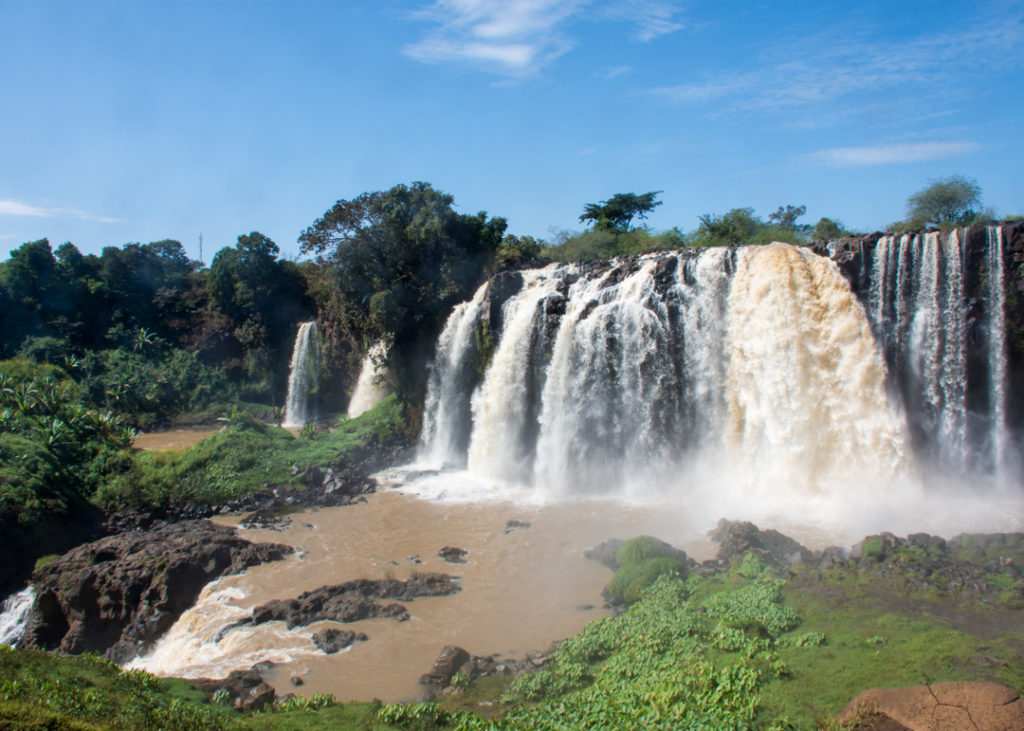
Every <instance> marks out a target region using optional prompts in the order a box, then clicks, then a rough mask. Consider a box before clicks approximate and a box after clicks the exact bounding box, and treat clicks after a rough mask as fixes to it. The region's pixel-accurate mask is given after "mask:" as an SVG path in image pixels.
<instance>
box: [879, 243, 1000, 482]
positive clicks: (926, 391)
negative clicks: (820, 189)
mask: <svg viewBox="0 0 1024 731" xmlns="http://www.w3.org/2000/svg"><path fill="white" fill-rule="evenodd" d="M967 235H968V231H967V230H966V229H953V230H951V231H949V232H941V233H940V232H938V231H931V232H928V233H925V234H914V235H909V234H902V235H898V236H897V235H891V236H884V237H882V238H880V239H879V240H878V242H877V244H876V246H875V248H874V251H873V253H872V254H871V257H872V261H871V263H870V276H869V286H868V296H867V303H868V306H867V312H868V315H869V317H870V318H871V324H872V328H873V330H874V332H875V333H876V335H877V336H878V338H879V340H880V342H881V344H882V348H883V351H884V352H885V355H886V360H887V361H888V363H889V365H890V368H891V372H890V387H891V390H892V391H894V392H896V393H897V394H899V396H900V397H901V398H902V401H903V403H904V405H905V408H906V412H907V419H908V422H909V425H910V427H911V431H912V436H913V440H914V442H915V444H916V446H917V449H918V451H919V452H921V453H922V454H923V455H924V456H926V458H927V461H928V462H929V463H930V464H931V465H932V466H933V467H934V468H936V469H938V470H939V471H941V472H944V473H952V474H955V475H967V474H969V473H972V472H977V471H981V472H986V473H990V474H994V475H997V476H998V475H999V474H1000V472H1001V471H1002V470H1003V469H1004V467H1005V463H1006V459H1007V456H1006V454H1007V450H1008V448H1009V447H1008V440H1009V437H1008V434H1007V430H1006V389H1005V382H1006V348H1005V330H1006V319H1005V313H1004V302H1003V296H1004V295H1003V292H1004V289H1005V286H1006V283H1005V278H1004V273H1003V266H1004V264H1003V244H1002V230H1001V229H1000V228H999V227H996V226H991V227H988V229H987V242H986V245H985V250H984V252H983V256H981V257H979V261H978V264H979V266H980V268H981V272H982V273H983V274H984V275H985V277H986V278H987V281H988V285H987V286H985V287H983V288H982V289H981V290H980V295H981V297H982V299H983V302H982V303H981V308H980V310H979V313H980V314H981V315H983V317H984V319H985V320H986V321H987V322H983V323H982V322H977V321H976V320H977V319H978V318H979V314H974V315H972V313H971V311H970V309H971V308H970V298H969V297H968V295H967V290H966V279H967V276H968V272H967V271H966V270H965V266H966V265H965V262H967V261H968V258H969V257H968V248H967ZM978 243H979V242H977V241H975V247H974V248H975V250H978V248H979V247H978V246H977V244H978ZM972 331H976V332H978V333H979V335H981V337H980V338H979V339H980V340H981V341H982V342H980V343H978V344H979V345H981V346H982V348H981V349H982V350H983V351H987V359H985V360H986V361H987V362H985V363H984V366H983V368H979V365H980V362H981V361H979V365H975V366H974V368H973V371H974V372H972V368H971V367H970V364H969V362H968V350H969V348H968V346H969V342H968V338H969V335H970V333H971V332H972ZM979 370H984V371H985V373H984V378H983V379H979V375H978V373H977V372H978V371H979ZM972 393H976V394H978V396H976V397H973V398H972V397H971V394H972ZM981 402H984V403H986V404H987V413H984V414H982V413H977V414H973V413H972V412H971V410H970V405H971V404H972V403H974V404H978V403H981ZM974 408H978V406H975V407H974Z"/></svg>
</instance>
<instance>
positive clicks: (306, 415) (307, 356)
mask: <svg viewBox="0 0 1024 731" xmlns="http://www.w3.org/2000/svg"><path fill="white" fill-rule="evenodd" d="M319 361H320V331H319V330H318V329H317V326H316V322H304V323H302V324H301V325H300V326H299V331H298V333H297V334H296V335H295V345H294V347H293V348H292V362H291V368H290V370H289V373H288V399H287V401H286V402H285V409H284V422H283V423H284V426H304V425H305V424H306V423H307V422H308V421H310V420H311V419H312V418H313V409H312V405H311V403H310V401H311V399H310V392H311V391H312V390H313V389H314V388H315V387H316V379H317V370H318V368H319Z"/></svg>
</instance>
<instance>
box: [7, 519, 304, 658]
mask: <svg viewBox="0 0 1024 731" xmlns="http://www.w3.org/2000/svg"><path fill="white" fill-rule="evenodd" d="M291 552H292V548H291V546H283V545H279V544H274V543H250V542H249V541H246V540H244V539H242V538H239V537H238V536H236V535H235V531H234V529H232V528H228V527H225V526H219V525H214V524H213V523H211V522H209V521H207V520H192V521H182V522H180V523H174V524H168V525H162V526H159V527H156V528H153V529H151V530H149V531H145V532H143V531H134V532H130V533H121V534H119V535H115V536H107V537H106V538H101V539H100V540H98V541H94V542H92V543H86V544H84V545H81V546H79V547H78V548H75V549H73V550H71V551H69V552H68V553H66V554H64V555H63V556H61V557H60V558H59V559H57V560H56V561H54V562H53V563H51V564H49V565H48V566H46V567H44V568H43V569H41V570H40V571H38V572H37V574H36V582H37V594H36V601H35V604H34V605H33V607H32V611H31V614H30V616H29V622H28V626H27V628H26V632H25V637H24V639H23V643H24V646H26V647H39V648H44V649H48V650H57V651H58V652H62V653H66V654H70V655H77V654H80V653H83V652H95V653H98V654H102V655H105V656H106V657H108V658H110V659H112V660H114V661H115V662H119V663H123V662H127V661H128V660H131V659H132V658H134V657H136V656H138V655H141V654H143V653H145V651H146V650H147V649H148V648H149V647H150V646H151V645H152V643H153V642H154V641H155V640H156V639H157V638H159V637H160V635H162V634H163V633H164V632H166V631H167V630H168V629H170V627H171V625H172V624H174V622H175V620H177V619H178V617H180V616H181V614H182V612H184V611H185V610H186V609H188V608H189V607H191V606H192V605H193V604H194V603H195V601H196V599H197V598H198V596H199V592H200V591H202V589H203V587H204V586H206V584H208V583H209V582H210V581H213V580H214V579H216V578H218V577H220V576H225V575H228V574H235V573H239V572H241V571H244V570H245V569H246V568H248V567H250V566H255V565H256V564H259V563H263V562H265V561H275V560H278V559H281V558H283V557H284V556H286V555H288V554H290V553H291Z"/></svg>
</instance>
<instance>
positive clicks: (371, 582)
mask: <svg viewBox="0 0 1024 731" xmlns="http://www.w3.org/2000/svg"><path fill="white" fill-rule="evenodd" d="M460 589H461V587H460V586H459V585H458V584H457V583H455V581H454V580H453V578H452V577H451V576H449V575H448V574H438V573H416V574H413V575H412V576H410V577H409V578H408V579H407V580H405V581H399V580H397V579H356V580H355V581H346V582H345V583H343V584H336V585H334V586H321V587H320V588H319V589H314V590H313V591H307V592H304V593H303V594H300V595H299V596H298V597H296V598H295V599H275V600H273V601H270V602H267V603H266V604H262V605H260V606H258V607H256V608H255V609H253V610H252V615H251V617H250V618H249V619H248V620H246V621H243V622H240V623H239V624H263V623H264V622H271V621H274V620H280V621H283V622H285V623H286V624H287V625H288V629H292V628H293V627H300V626H306V625H310V624H313V623H314V622H321V621H323V620H333V621H335V622H357V621H359V620H361V619H371V618H375V617H390V618H392V619H397V620H398V621H400V622H401V621H404V620H406V619H408V618H409V612H408V611H407V610H406V608H405V607H404V606H402V605H401V604H397V603H394V602H392V603H390V604H381V603H379V602H377V601H374V600H375V599H392V600H399V601H412V600H413V599H415V598H416V597H421V596H446V595H448V594H454V593H455V592H457V591H459V590H460Z"/></svg>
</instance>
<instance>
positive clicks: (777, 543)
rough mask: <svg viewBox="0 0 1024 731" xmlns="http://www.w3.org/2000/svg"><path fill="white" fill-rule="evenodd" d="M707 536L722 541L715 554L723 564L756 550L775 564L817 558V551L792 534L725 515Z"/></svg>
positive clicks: (783, 566)
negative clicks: (764, 527)
mask: <svg viewBox="0 0 1024 731" xmlns="http://www.w3.org/2000/svg"><path fill="white" fill-rule="evenodd" d="M708 536H709V537H710V538H711V540H712V541H714V542H716V543H718V544H719V547H718V552H717V553H716V555H715V558H717V559H718V561H719V562H720V563H722V564H729V563H731V562H732V560H733V559H736V558H742V557H743V556H744V554H746V553H749V552H753V553H756V554H757V555H758V556H760V557H761V559H762V560H763V561H764V562H765V563H766V564H768V565H769V566H774V567H775V568H787V567H789V566H792V565H794V564H797V563H801V562H811V561H813V560H814V554H813V553H812V552H811V551H810V550H809V549H807V548H804V547H803V546H802V545H800V544H799V543H797V542H796V541H794V540H793V539H792V538H790V537H789V536H784V535H782V534H781V533H779V532H778V531H777V530H772V529H769V530H761V529H760V528H758V527H757V526H756V525H754V524H753V523H750V522H747V521H742V522H741V521H731V520H726V519H725V518H722V519H721V520H719V521H718V525H717V526H716V527H715V529H714V530H713V531H711V532H710V533H709V534H708Z"/></svg>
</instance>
